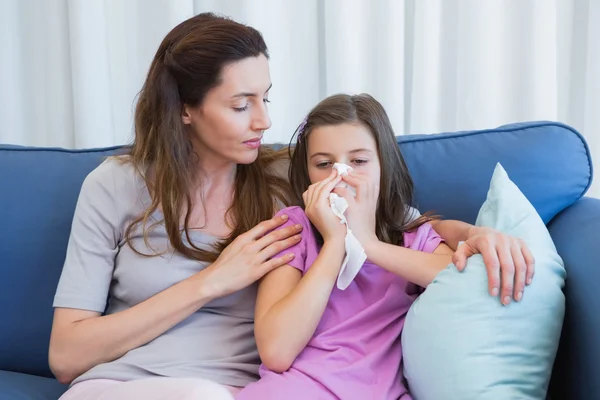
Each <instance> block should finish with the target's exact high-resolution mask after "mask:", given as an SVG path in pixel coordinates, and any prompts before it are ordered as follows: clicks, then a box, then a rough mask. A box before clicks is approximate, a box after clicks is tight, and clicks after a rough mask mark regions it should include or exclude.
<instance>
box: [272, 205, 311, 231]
mask: <svg viewBox="0 0 600 400" xmlns="http://www.w3.org/2000/svg"><path fill="white" fill-rule="evenodd" d="M282 215H287V216H288V217H289V220H288V223H286V225H288V224H300V225H302V226H303V227H307V226H310V220H309V219H308V217H307V216H306V213H305V212H304V209H303V208H302V207H299V206H291V207H285V208H282V209H281V210H279V212H277V214H275V216H276V217H278V216H282Z"/></svg>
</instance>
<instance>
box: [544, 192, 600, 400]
mask: <svg viewBox="0 0 600 400" xmlns="http://www.w3.org/2000/svg"><path fill="white" fill-rule="evenodd" d="M548 228H549V230H550V233H551V235H552V238H553V240H554V243H555V244H556V248H557V250H558V253H559V254H560V255H561V257H562V258H563V260H564V263H565V268H566V270H567V280H566V284H565V289H564V292H565V296H566V314H565V321H564V325H563V330H562V336H561V341H560V346H559V350H558V355H557V359H556V363H555V366H554V370H553V374H552V382H551V385H550V391H549V398H550V399H552V400H554V399H574V400H583V399H600V380H599V379H598V377H599V376H600V363H599V362H598V360H600V199H596V198H591V197H584V198H582V199H580V200H578V201H577V202H575V203H574V204H573V205H571V206H570V207H568V208H567V209H565V210H564V211H562V212H561V213H560V214H559V215H557V216H556V217H555V218H554V219H553V220H552V222H551V223H550V224H549V225H548Z"/></svg>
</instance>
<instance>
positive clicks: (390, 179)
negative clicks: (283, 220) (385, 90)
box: [289, 94, 436, 245]
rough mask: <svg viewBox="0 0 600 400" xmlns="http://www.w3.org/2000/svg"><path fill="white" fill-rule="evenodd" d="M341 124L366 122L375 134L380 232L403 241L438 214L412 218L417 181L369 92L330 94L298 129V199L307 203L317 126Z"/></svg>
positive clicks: (294, 170)
mask: <svg viewBox="0 0 600 400" xmlns="http://www.w3.org/2000/svg"><path fill="white" fill-rule="evenodd" d="M339 124H360V125H364V126H365V127H366V128H368V130H369V131H370V132H371V134H372V135H373V138H374V139H375V143H376V146H377V153H378V155H379V162H380V165H381V182H380V192H379V203H378V205H377V210H376V234H377V237H378V238H379V240H381V241H384V242H386V243H390V244H394V245H402V244H403V240H402V238H403V233H404V232H407V231H411V230H414V229H416V228H418V227H419V226H420V225H422V224H423V223H425V222H428V221H432V220H434V219H436V217H434V216H432V215H430V214H427V213H426V214H424V215H421V216H420V217H419V218H417V219H414V220H412V221H410V218H409V217H410V216H409V215H408V212H409V206H411V205H412V204H413V197H412V196H413V181H412V178H411V176H410V173H409V171H408V167H407V166H406V163H405V161H404V158H403V157H402V154H401V153H400V148H399V147H398V143H397V142H396V136H395V134H394V130H393V129H392V124H391V123H390V120H389V118H388V116H387V113H386V112H385V110H384V108H383V106H382V105H381V104H380V103H379V102H378V101H377V100H375V99H374V98H373V97H372V96H370V95H368V94H359V95H354V96H350V95H346V94H338V95H334V96H330V97H328V98H326V99H325V100H323V101H321V102H320V103H319V104H317V106H315V108H313V109H312V110H311V111H310V112H309V114H308V116H307V117H306V119H305V120H304V121H303V122H302V124H301V125H300V127H299V128H298V130H297V132H296V133H297V135H298V141H297V143H296V146H295V148H294V149H293V151H292V147H291V146H290V152H291V154H290V157H291V164H290V169H289V180H290V183H291V185H292V193H293V195H294V201H295V203H296V204H297V205H300V206H302V207H304V202H303V200H302V193H303V192H304V191H305V190H306V188H308V187H309V186H310V184H311V182H310V178H309V175H308V166H307V160H308V154H307V151H308V149H307V148H308V139H309V137H310V134H311V132H312V131H313V130H314V129H315V128H317V127H322V126H329V125H339Z"/></svg>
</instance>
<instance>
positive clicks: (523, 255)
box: [431, 220, 535, 305]
mask: <svg viewBox="0 0 600 400" xmlns="http://www.w3.org/2000/svg"><path fill="white" fill-rule="evenodd" d="M431 224H432V225H433V228H434V229H435V231H436V232H437V233H438V234H439V235H440V236H441V237H442V238H443V239H444V240H445V241H446V242H447V243H448V244H449V246H450V247H451V248H453V249H455V250H456V251H455V253H454V256H453V257H452V261H453V262H454V264H455V265H456V267H457V268H458V270H459V271H462V270H463V269H464V268H465V267H466V265H467V259H468V258H469V257H470V256H472V255H474V254H479V253H480V254H481V255H482V257H483V261H484V263H485V267H486V269H487V272H488V290H489V293H490V294H491V295H492V296H498V295H500V299H501V301H502V304H504V305H508V304H509V303H510V301H511V297H512V298H514V299H515V300H516V301H520V300H521V298H522V296H523V291H524V290H525V285H529V284H530V283H531V281H532V280H533V275H534V273H535V259H534V257H533V255H532V254H531V252H530V251H529V248H528V247H527V245H526V244H525V243H524V242H523V241H522V240H520V239H519V238H515V237H513V236H509V235H506V234H504V233H502V232H499V231H496V230H494V229H491V228H486V227H482V226H474V225H470V224H468V223H466V222H462V221H454V220H445V221H432V222H431ZM459 242H464V243H462V244H461V245H458V243H459Z"/></svg>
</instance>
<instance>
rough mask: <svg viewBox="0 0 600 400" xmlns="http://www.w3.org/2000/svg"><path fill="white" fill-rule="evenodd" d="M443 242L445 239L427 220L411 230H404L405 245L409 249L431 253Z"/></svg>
mask: <svg viewBox="0 0 600 400" xmlns="http://www.w3.org/2000/svg"><path fill="white" fill-rule="evenodd" d="M442 242H443V239H442V238H441V237H440V235H438V233H437V232H436V231H435V230H434V229H433V225H431V224H430V223H429V222H425V223H423V224H421V225H420V226H419V227H418V228H415V229H413V230H411V231H408V232H404V247H407V248H409V249H413V250H420V251H425V252H427V253H431V252H433V250H435V249H436V247H437V246H438V245H439V244H440V243H442Z"/></svg>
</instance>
